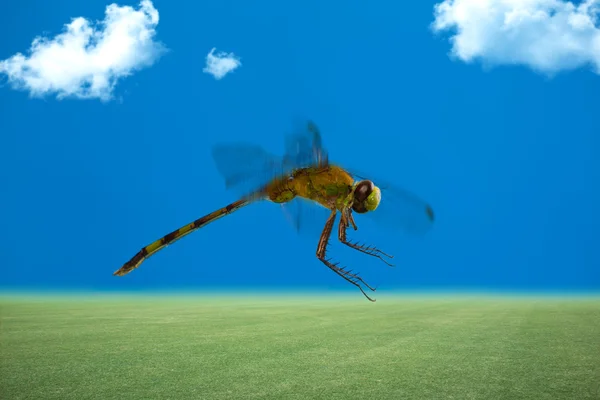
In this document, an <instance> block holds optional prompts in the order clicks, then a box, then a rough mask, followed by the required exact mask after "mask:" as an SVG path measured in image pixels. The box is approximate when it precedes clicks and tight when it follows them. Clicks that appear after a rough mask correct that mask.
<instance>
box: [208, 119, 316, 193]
mask: <svg viewBox="0 0 600 400" xmlns="http://www.w3.org/2000/svg"><path fill="white" fill-rule="evenodd" d="M294 125H295V126H294V128H293V130H292V133H291V134H288V135H286V136H285V154H284V156H283V157H279V156H276V155H274V154H271V153H269V152H268V151H266V150H265V149H264V148H262V147H261V146H257V145H254V144H248V143H232V144H219V145H216V146H214V147H213V151H212V155H213V159H214V161H215V164H216V166H217V170H218V171H219V173H220V174H221V175H222V176H223V178H224V179H225V187H226V188H227V189H235V190H236V191H237V192H238V194H239V195H241V196H247V195H249V194H252V193H254V192H255V191H256V190H257V189H259V188H260V187H262V186H264V185H265V184H267V183H268V182H269V181H271V180H272V179H274V178H277V177H280V176H285V175H288V174H290V173H291V172H292V171H293V170H295V169H298V168H303V167H308V166H311V165H315V164H317V163H322V162H323V160H326V158H327V156H326V151H325V150H324V149H323V147H322V144H321V135H320V133H319V131H318V129H317V127H316V125H315V124H314V123H312V122H310V121H304V122H297V123H296V124H294Z"/></svg>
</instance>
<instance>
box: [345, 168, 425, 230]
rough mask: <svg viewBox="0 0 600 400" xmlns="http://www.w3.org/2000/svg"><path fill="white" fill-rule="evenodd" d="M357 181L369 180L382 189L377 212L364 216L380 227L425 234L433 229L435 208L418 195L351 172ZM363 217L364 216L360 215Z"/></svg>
mask: <svg viewBox="0 0 600 400" xmlns="http://www.w3.org/2000/svg"><path fill="white" fill-rule="evenodd" d="M351 173H352V175H353V176H354V178H355V179H357V180H363V179H369V180H371V181H373V183H374V184H375V185H376V186H377V187H379V189H381V201H380V203H379V206H378V207H377V209H376V210H375V211H372V212H368V213H365V214H364V215H365V216H366V217H368V218H370V219H372V220H373V221H375V222H376V223H377V224H378V225H379V226H381V227H385V228H388V229H390V230H404V231H405V232H407V233H411V234H423V233H426V232H427V231H429V230H430V229H431V227H432V226H433V222H434V220H435V215H434V212H433V208H432V207H431V205H430V204H428V203H427V202H426V201H424V200H422V199H421V198H419V197H418V196H417V195H415V194H413V193H411V192H409V191H408V190H405V189H403V188H401V187H399V186H397V185H394V184H391V183H389V182H386V181H384V180H379V179H375V178H372V177H369V176H368V175H366V174H359V173H353V172H351ZM358 215H363V214H358Z"/></svg>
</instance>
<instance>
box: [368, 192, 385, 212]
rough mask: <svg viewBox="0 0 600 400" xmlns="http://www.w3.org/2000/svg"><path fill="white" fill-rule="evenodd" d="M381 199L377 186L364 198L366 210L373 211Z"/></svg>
mask: <svg viewBox="0 0 600 400" xmlns="http://www.w3.org/2000/svg"><path fill="white" fill-rule="evenodd" d="M380 201H381V190H379V188H378V187H377V186H375V187H374V188H373V191H372V192H371V194H370V195H369V196H368V197H367V200H365V208H366V209H367V211H374V210H375V209H376V208H377V206H379V202H380Z"/></svg>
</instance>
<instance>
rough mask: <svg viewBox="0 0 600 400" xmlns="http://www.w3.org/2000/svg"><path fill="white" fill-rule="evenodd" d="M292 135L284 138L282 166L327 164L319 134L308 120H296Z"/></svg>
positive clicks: (294, 166)
mask: <svg viewBox="0 0 600 400" xmlns="http://www.w3.org/2000/svg"><path fill="white" fill-rule="evenodd" d="M293 125H294V126H293V130H292V133H291V134H289V135H286V137H285V155H284V156H283V161H284V164H285V165H286V167H287V166H289V167H291V168H301V167H307V166H311V165H325V164H327V162H328V161H327V151H326V150H325V149H324V148H323V142H322V139H321V132H320V131H319V128H318V127H317V125H316V124H315V123H314V122H312V121H310V120H296V121H295V122H294V124H293Z"/></svg>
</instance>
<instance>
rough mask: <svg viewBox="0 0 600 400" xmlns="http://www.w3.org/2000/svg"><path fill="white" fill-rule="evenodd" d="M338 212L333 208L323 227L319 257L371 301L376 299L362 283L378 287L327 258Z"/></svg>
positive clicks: (318, 248)
mask: <svg viewBox="0 0 600 400" xmlns="http://www.w3.org/2000/svg"><path fill="white" fill-rule="evenodd" d="M336 214H337V210H333V211H332V212H331V214H330V215H329V218H327V222H326V223H325V228H324V229H323V233H322V234H321V238H320V239H319V245H318V246H317V258H318V259H319V260H321V262H322V263H323V264H325V265H326V266H327V267H328V268H329V269H331V270H332V271H333V272H335V273H336V274H338V275H339V276H341V277H342V278H344V279H345V280H346V281H348V282H350V283H351V284H353V285H354V286H356V287H357V288H359V289H360V291H361V292H362V294H363V295H364V296H365V297H366V298H367V299H369V300H370V301H373V302H374V301H375V299H372V298H370V297H369V296H368V295H367V294H366V293H365V291H364V290H363V288H362V286H361V285H360V283H362V284H363V285H365V286H366V287H368V288H369V289H371V290H372V291H375V290H376V289H374V288H372V287H371V286H369V284H368V283H367V282H365V281H363V279H362V278H361V277H360V276H358V274H353V273H351V271H346V270H345V269H344V268H343V267H338V265H339V263H337V262H336V263H332V262H331V260H330V259H329V260H328V259H325V256H326V253H327V244H328V242H329V237H330V236H331V231H332V230H333V224H334V222H335V217H336ZM359 282H360V283H359Z"/></svg>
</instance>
